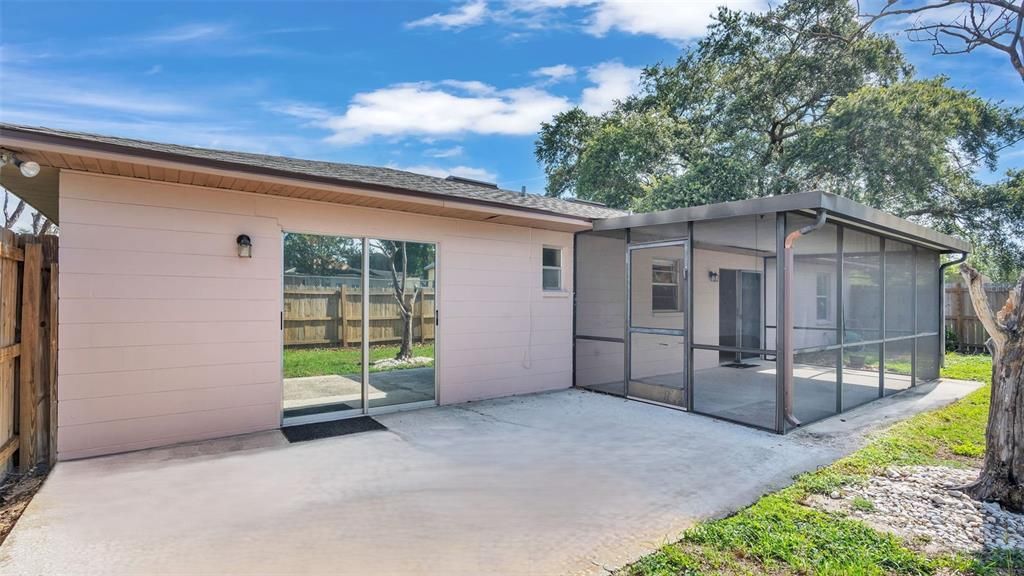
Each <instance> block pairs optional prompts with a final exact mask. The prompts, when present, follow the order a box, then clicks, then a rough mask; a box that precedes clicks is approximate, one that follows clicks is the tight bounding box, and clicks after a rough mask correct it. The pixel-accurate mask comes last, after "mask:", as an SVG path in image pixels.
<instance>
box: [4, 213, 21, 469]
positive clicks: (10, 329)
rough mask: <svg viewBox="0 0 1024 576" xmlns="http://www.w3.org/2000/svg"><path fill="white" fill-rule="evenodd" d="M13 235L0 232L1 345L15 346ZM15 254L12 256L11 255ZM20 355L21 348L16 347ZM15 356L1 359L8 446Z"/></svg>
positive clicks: (6, 462)
mask: <svg viewBox="0 0 1024 576" xmlns="http://www.w3.org/2000/svg"><path fill="white" fill-rule="evenodd" d="M16 240H17V239H16V237H15V235H14V233H13V232H11V231H10V230H2V231H0V246H3V248H2V249H0V346H4V347H5V348H6V347H8V346H17V345H18V343H17V326H18V286H19V284H20V282H19V278H20V277H19V275H18V261H19V260H20V259H22V258H23V255H22V252H21V250H20V249H16V250H13V249H12V248H14V247H15V242H16ZM15 255H16V256H17V258H14V257H13V256H15ZM19 355H20V350H19ZM17 363H18V357H17V356H11V357H9V358H6V359H5V360H3V361H2V362H0V442H2V443H3V445H4V446H6V447H10V446H11V444H10V442H11V441H12V440H14V439H15V438H17V436H16V435H15V421H16V419H17V416H16V410H15V408H14V406H15V404H14V400H15V392H16V390H17V385H16V383H17ZM13 451H14V449H13V448H12V449H11V450H10V451H4V452H3V454H2V456H3V457H2V458H0V476H3V475H4V474H6V473H7V472H8V471H9V470H10V469H11V455H12V454H13Z"/></svg>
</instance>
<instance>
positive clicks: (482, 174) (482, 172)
mask: <svg viewBox="0 0 1024 576" xmlns="http://www.w3.org/2000/svg"><path fill="white" fill-rule="evenodd" d="M391 168H394V169H395V170H405V171H406V172H415V173H417V174H423V175H426V176H435V177H437V178H446V177H447V176H449V175H451V176H462V177H463V178H472V179H473V180H481V181H483V182H495V181H496V180H497V179H498V175H497V174H495V173H494V172H491V171H490V170H487V169H485V168H474V167H472V166H452V167H451V168H442V167H440V166H431V165H425V164H423V165H417V166H391Z"/></svg>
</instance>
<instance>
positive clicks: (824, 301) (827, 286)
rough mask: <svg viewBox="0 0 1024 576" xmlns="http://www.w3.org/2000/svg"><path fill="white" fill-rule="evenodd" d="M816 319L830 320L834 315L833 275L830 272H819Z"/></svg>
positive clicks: (815, 298) (815, 295) (815, 299)
mask: <svg viewBox="0 0 1024 576" xmlns="http://www.w3.org/2000/svg"><path fill="white" fill-rule="evenodd" d="M814 301H815V310H816V312H815V318H817V319H818V320H828V319H829V318H831V316H832V314H831V311H832V274H830V273H829V272H818V277H817V283H816V285H815V292H814Z"/></svg>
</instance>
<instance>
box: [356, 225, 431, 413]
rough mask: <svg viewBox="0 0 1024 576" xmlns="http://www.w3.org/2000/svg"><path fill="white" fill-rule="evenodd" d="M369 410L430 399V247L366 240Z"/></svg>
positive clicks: (429, 245)
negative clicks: (368, 288) (367, 253)
mask: <svg viewBox="0 0 1024 576" xmlns="http://www.w3.org/2000/svg"><path fill="white" fill-rule="evenodd" d="M369 247H370V258H369V260H370V266H369V270H368V271H367V273H368V274H369V278H370V282H369V284H370V290H369V293H368V294H367V306H368V309H369V324H370V331H369V333H368V334H367V337H368V338H369V344H370V357H369V359H368V360H369V366H368V369H369V375H370V378H369V386H368V388H367V394H368V397H369V407H370V409H373V408H380V407H383V406H396V405H401V404H412V403H417V402H432V401H434V399H435V397H436V396H435V384H434V327H435V316H434V314H435V312H434V311H435V302H436V298H437V291H436V289H437V287H436V282H435V271H436V267H435V266H436V253H437V252H436V248H435V245H434V244H425V243H420V242H402V241H393V240H378V239H371V240H370V241H369Z"/></svg>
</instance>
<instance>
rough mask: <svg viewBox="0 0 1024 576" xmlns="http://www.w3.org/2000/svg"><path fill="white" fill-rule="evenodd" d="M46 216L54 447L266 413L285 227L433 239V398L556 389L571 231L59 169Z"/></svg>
mask: <svg viewBox="0 0 1024 576" xmlns="http://www.w3.org/2000/svg"><path fill="white" fill-rule="evenodd" d="M60 210H61V247H60V250H61V255H60V257H61V266H60V297H61V307H60V323H61V330H60V341H59V345H60V360H59V390H60V392H59V400H60V402H59V408H58V410H59V422H60V430H59V443H58V452H59V457H60V458H61V459H70V458H80V457H86V456H93V455H99V454H107V453H113V452H121V451H126V450H133V449H139V448H146V447H152V446H159V445H166V444H171V443H176V442H183V441H190V440H198V439H204V438H213V437H219V436H226V435H230V434H239V433H245V432H251V431H256V430H266V429H272V428H276V427H277V426H278V425H279V422H280V412H281V396H282V388H281V386H282V383H281V341H280V330H279V313H280V309H281V282H282V280H281V273H282V270H281V269H282V263H281V257H282V246H281V242H282V236H281V234H282V232H283V231H285V230H287V231H294V232H306V233H316V234H336V235H347V236H368V237H371V238H382V239H401V240H409V241H424V242H436V243H437V244H438V247H439V249H438V252H439V254H438V265H439V270H438V273H437V280H438V282H439V285H438V292H439V300H438V309H439V311H440V312H439V316H440V329H439V337H438V349H437V356H438V371H439V372H438V381H439V387H440V389H439V400H440V401H441V402H442V403H444V404H450V403H456V402H464V401H467V400H476V399H482V398H491V397H497V396H504V395H509V394H520V393H529V392H536V391H542V390H550V389H557V388H565V387H568V386H570V385H571V381H572V375H571V365H572V364H571V354H572V338H571V314H572V301H571V299H570V298H569V294H570V293H571V290H572V274H571V270H572V235H571V234H568V233H562V232H551V231H545V230H537V229H530V228H522V227H513V226H505V225H499V224H488V223H483V222H471V221H462V220H454V219H448V218H438V217H430V216H419V215H415V214H408V213H399V212H385V211H380V210H373V209H367V208H358V207H351V206H339V205H333V204H326V203H318V202H310V201H303V200H290V199H286V198H280V197H272V196H264V195H257V194H244V193H236V192H228V191H223V190H216V189H209V188H202V187H196V186H185V185H177V184H162V183H154V182H146V181H141V180H134V179H130V178H121V177H110V176H97V175H88V174H82V173H75V172H68V171H65V172H62V174H61V191H60ZM242 233H244V234H248V235H249V236H251V237H252V238H253V244H254V249H253V253H254V257H253V258H252V259H251V260H249V259H241V258H238V256H237V253H236V247H235V237H236V236H237V235H238V234H242ZM543 246H561V247H562V248H563V253H562V257H563V258H562V263H563V286H564V292H561V293H545V292H543V291H542V290H541V264H540V260H541V249H542V247H543Z"/></svg>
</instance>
